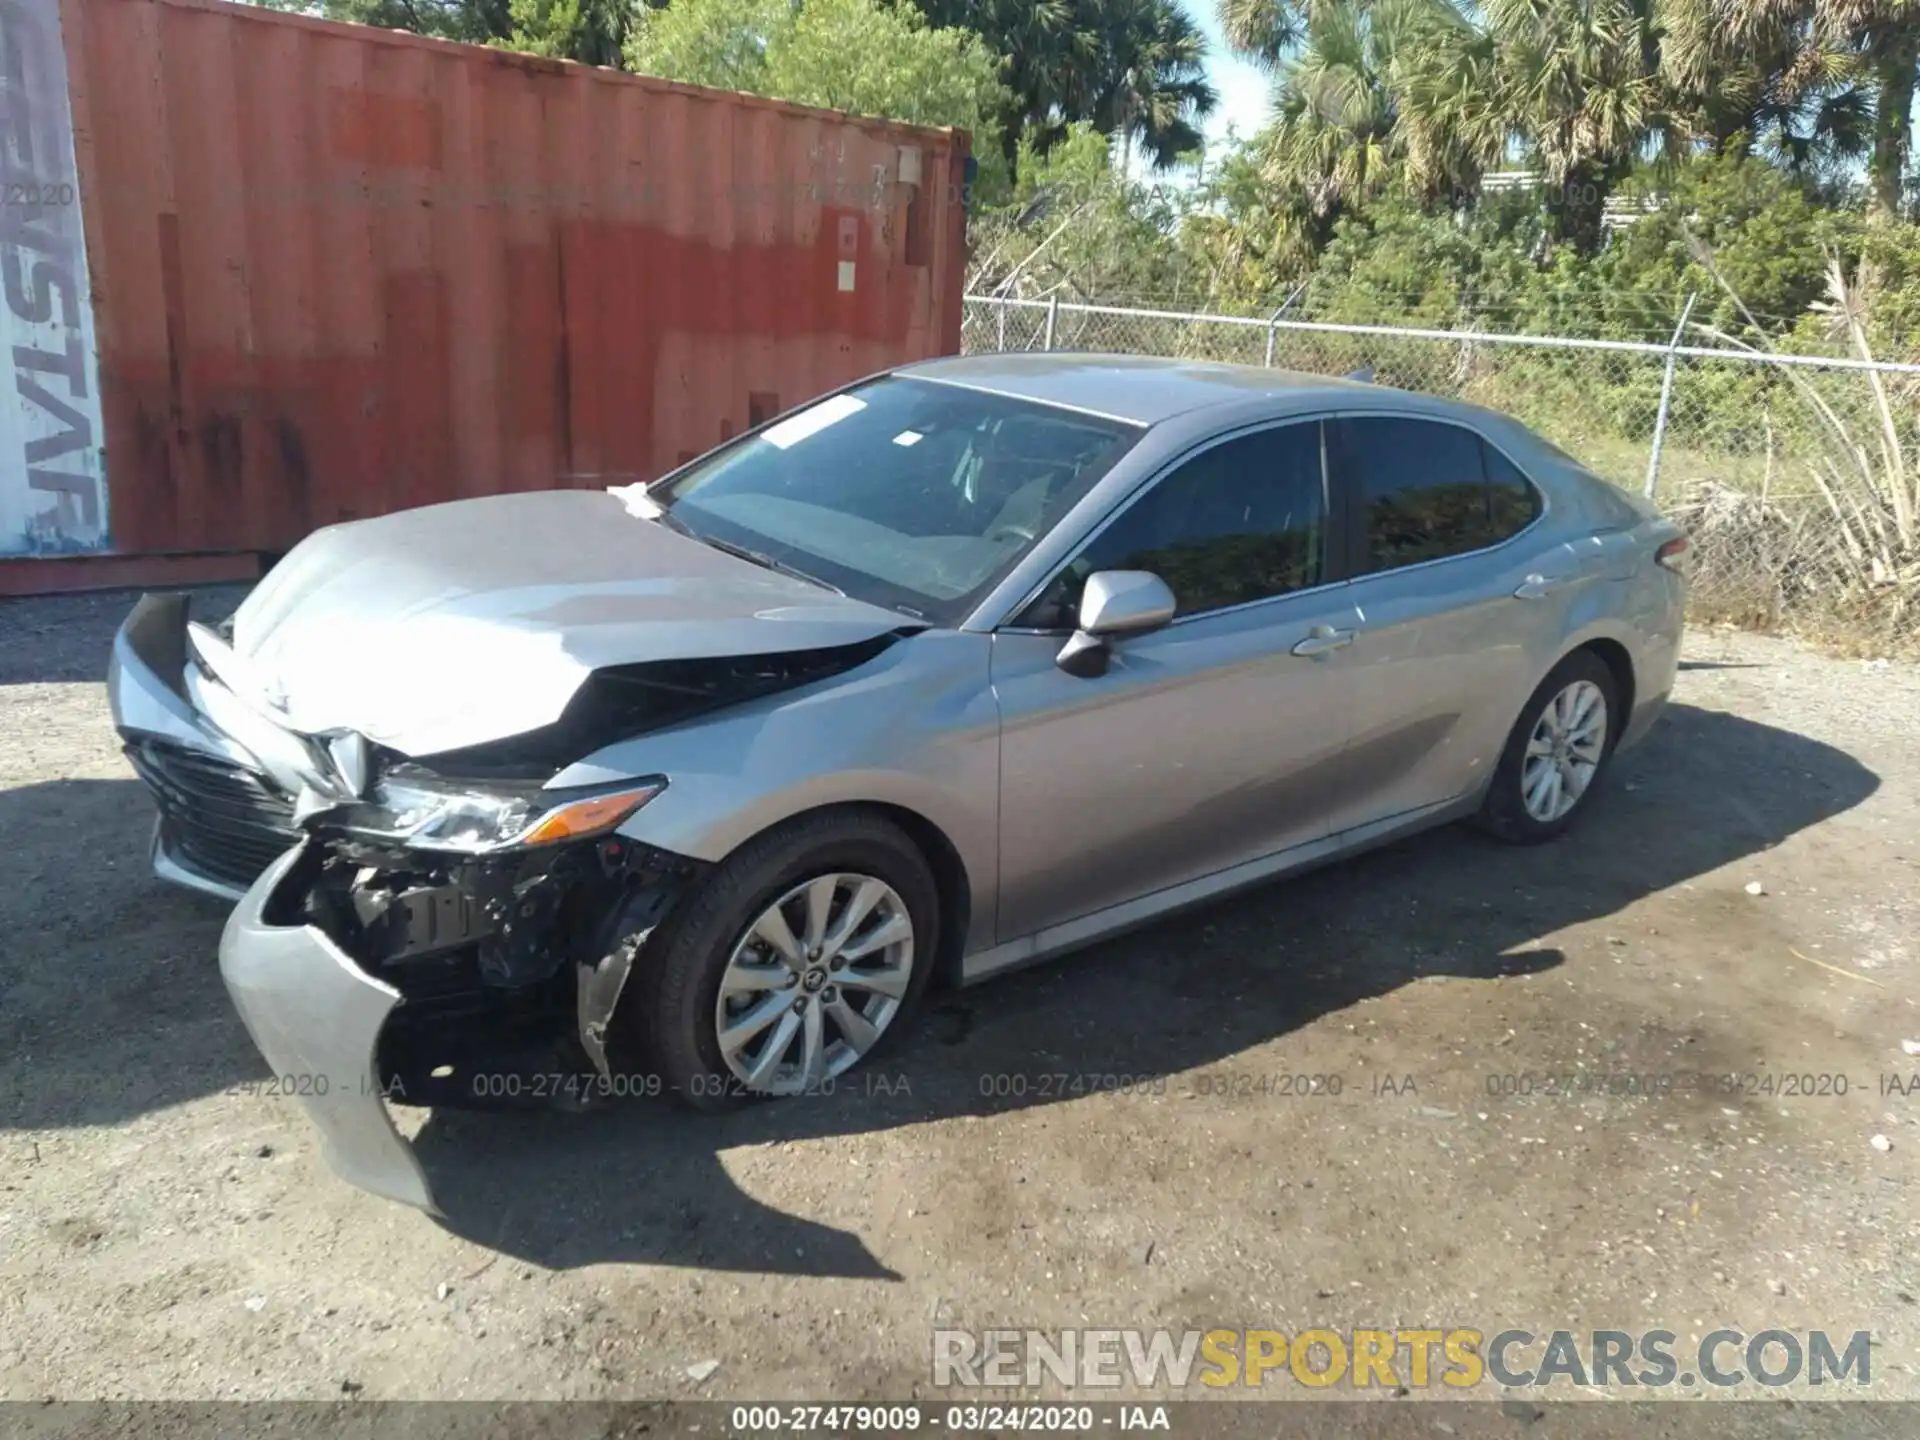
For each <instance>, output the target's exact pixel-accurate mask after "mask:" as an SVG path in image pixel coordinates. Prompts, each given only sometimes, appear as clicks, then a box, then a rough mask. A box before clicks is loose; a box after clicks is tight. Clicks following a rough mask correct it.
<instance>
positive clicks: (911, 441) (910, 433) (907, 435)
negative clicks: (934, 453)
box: [893, 430, 926, 445]
mask: <svg viewBox="0 0 1920 1440" xmlns="http://www.w3.org/2000/svg"><path fill="white" fill-rule="evenodd" d="M925 438H926V437H925V436H924V435H922V434H921V433H920V432H919V431H918V430H902V431H901V432H900V433H899V434H898V435H896V436H894V437H893V443H894V444H896V445H918V444H919V443H920V442H921V441H922V440H924V439H925Z"/></svg>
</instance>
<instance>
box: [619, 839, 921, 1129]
mask: <svg viewBox="0 0 1920 1440" xmlns="http://www.w3.org/2000/svg"><path fill="white" fill-rule="evenodd" d="M939 925H940V912H939V894H938V890H937V887H936V886H935V884H934V879H933V874H932V871H931V870H930V869H929V868H928V866H927V862H926V859H925V858H924V857H923V856H922V855H921V854H920V851H919V850H918V848H917V847H916V846H915V845H914V844H913V842H912V841H911V840H910V839H908V837H907V836H906V834H905V833H904V832H902V831H901V830H900V829H899V827H897V826H895V825H893V824H892V823H890V822H889V821H887V820H885V819H883V818H882V817H880V816H878V815H872V814H863V813H860V812H827V813H824V814H822V815H818V816H806V817H802V818H801V819H800V820H797V821H794V822H792V823H791V824H789V825H784V826H781V827H779V828H778V829H775V830H773V831H770V832H769V833H768V834H766V835H763V836H761V837H759V838H758V839H756V840H752V841H749V842H748V843H747V844H746V845H744V846H742V847H741V848H740V849H739V850H738V851H736V852H735V853H734V854H733V855H730V856H729V857H728V858H727V859H726V860H725V861H723V862H722V863H721V864H720V866H719V867H718V869H716V870H715V871H714V873H713V875H712V876H711V877H710V878H709V880H708V882H707V884H706V885H705V887H704V888H703V889H702V890H701V891H700V893H699V894H698V895H697V896H696V897H695V898H694V900H693V901H692V903H691V904H690V906H689V908H688V910H687V911H686V913H685V914H684V915H683V916H682V917H680V918H679V919H678V920H677V921H676V922H675V923H674V924H673V925H672V927H671V932H670V933H669V934H667V935H665V936H662V937H661V939H662V940H663V941H664V943H663V944H661V945H659V946H657V947H656V946H649V947H648V948H649V950H650V951H652V952H653V953H652V954H650V955H645V956H643V957H642V960H641V965H642V969H643V971H644V976H643V983H642V985H641V986H640V987H639V993H638V994H637V995H635V996H634V997H633V998H634V999H635V1000H637V1001H638V1002H639V1005H638V1007H637V1008H636V1014H635V1015H634V1017H633V1020H634V1022H635V1023H636V1024H637V1025H638V1026H639V1027H640V1028H641V1029H642V1030H643V1032H644V1040H645V1042H646V1043H645V1051H646V1053H647V1054H648V1055H649V1056H650V1059H651V1062H652V1064H653V1065H654V1067H655V1068H656V1070H657V1071H658V1073H659V1074H660V1075H661V1078H662V1080H663V1082H664V1084H665V1086H666V1088H668V1089H670V1090H672V1091H673V1092H674V1093H675V1094H677V1095H678V1096H679V1097H680V1098H681V1099H683V1100H684V1101H686V1102H687V1103H688V1104H691V1105H693V1106H695V1107H696V1108H699V1109H703V1110H714V1109H725V1108H729V1107H730V1106H731V1105H733V1104H736V1103H738V1102H739V1101H741V1100H743V1099H746V1098H749V1097H752V1096H756V1095H799V1094H807V1093H813V1092H818V1091H822V1090H827V1089H830V1088H832V1084H833V1082H834V1081H835V1080H836V1079H837V1078H838V1077H839V1076H841V1075H843V1074H845V1073H846V1072H847V1071H848V1070H850V1069H852V1068H853V1067H854V1066H855V1065H857V1064H859V1063H860V1062H861V1061H862V1060H865V1059H867V1058H868V1057H869V1056H871V1055H872V1054H873V1053H874V1052H875V1051H876V1050H877V1049H879V1048H881V1047H882V1045H883V1044H884V1042H885V1041H886V1040H887V1038H888V1037H889V1036H890V1035H891V1034H893V1033H895V1031H896V1030H897V1028H898V1022H899V1021H900V1019H901V1017H902V1016H903V1015H904V1014H905V1013H906V1011H907V1010H908V1009H909V1008H910V1007H911V1005H912V1003H913V1002H914V1000H916V999H917V998H918V997H919V995H920V993H921V991H922V990H924V989H925V987H926V983H927V979H928V977H929V975H930V974H931V973H932V969H933V956H934V954H935V952H936V950H937V949H938V943H937V937H938V933H939Z"/></svg>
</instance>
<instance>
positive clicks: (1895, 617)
mask: <svg viewBox="0 0 1920 1440" xmlns="http://www.w3.org/2000/svg"><path fill="white" fill-rule="evenodd" d="M963 349H964V350H965V351H966V352H967V353H982V352H991V351H997V350H1048V349H1051V350H1079V351H1098V352H1105V353H1122V352H1124V353H1133V354H1147V355H1168V356H1175V357H1179V358H1183V359H1195V360H1219V361H1229V362H1233V363H1237V364H1244V365H1260V366H1268V367H1272V368H1276V369H1284V370H1295V371H1306V372H1311V373H1314V374H1321V375H1343V374H1350V373H1353V372H1356V371H1358V372H1371V374H1370V378H1371V379H1372V380H1373V381H1374V382H1375V383H1376V384H1381V385H1392V386H1397V387H1399V388H1402V389H1406V390H1418V391H1423V392H1425V393H1428V394H1434V395H1446V396H1451V397H1454V398H1457V399H1461V400H1466V401H1470V402H1472V403H1474V404H1478V405H1484V406H1487V407H1489V408H1491V409H1495V410H1500V411H1504V412H1505V413H1507V414H1509V415H1513V416H1515V417H1517V418H1518V419H1521V420H1523V421H1525V422H1526V423H1527V424H1528V425H1530V426H1532V427H1533V428H1534V429H1536V430H1537V431H1539V432H1540V433H1541V434H1542V435H1544V436H1546V437H1547V438H1548V439H1550V440H1552V441H1553V442H1554V443H1555V444H1557V445H1559V446H1560V447H1561V448H1562V449H1564V450H1566V451H1567V452H1568V453H1569V454H1571V455H1573V456H1575V457H1576V458H1578V459H1579V460H1580V461H1581V462H1582V463H1583V464H1585V465H1587V466H1588V467H1589V468H1591V469H1592V470H1593V471H1594V472H1595V473H1596V474H1599V475H1602V476H1605V477H1606V478H1607V479H1609V480H1611V481H1613V482H1614V483H1615V484H1618V485H1621V486H1623V487H1628V488H1631V489H1633V490H1635V491H1636V492H1640V493H1644V494H1647V495H1651V496H1653V497H1654V498H1655V499H1656V500H1657V502H1658V503H1660V504H1661V505H1662V506H1663V507H1664V508H1666V509H1667V510H1668V511H1669V513H1671V514H1673V515H1675V516H1676V518H1678V519H1680V520H1681V521H1682V523H1684V524H1686V526H1687V527H1688V530H1689V532H1690V533H1691V534H1692V536H1693V541H1694V567H1695V570H1694V573H1695V580H1694V587H1693V597H1694V610H1695V617H1696V618H1697V619H1702V620H1716V619H1724V620H1731V621H1735V622H1737V623H1740V624H1747V625H1758V626H1766V627H1772V626H1780V625H1785V626H1790V627H1793V628H1799V629H1817V630H1819V631H1821V632H1823V633H1824V634H1825V635H1826V637H1827V638H1829V639H1834V640H1843V641H1851V642H1852V643H1853V644H1854V645H1856V646H1857V647H1859V648H1863V649H1873V650H1878V649H1883V648H1888V647H1890V646H1891V647H1897V648H1909V647H1920V365H1916V364H1905V363H1887V362H1867V361H1862V360H1854V359H1845V358H1837V357H1829V356H1805V355H1780V354H1772V353H1759V352H1754V351H1748V350H1736V349H1729V348H1715V347H1706V346H1697V345H1689V344H1682V343H1679V341H1678V338H1677V337H1676V342H1675V343H1674V344H1672V345H1653V344H1646V343H1643V342H1635V341H1624V340H1594V339H1573V338H1559V337H1553V336H1534V335H1513V334H1503V333H1496V332H1489V331H1480V330H1430V329H1418V328H1411V327H1390V326H1377V325H1345V324H1336V323H1330V322H1325V321H1314V320H1305V319H1299V318H1293V317H1290V316H1288V315H1287V314H1285V313H1284V312H1283V313H1281V314H1277V315H1274V316H1269V317H1264V318H1263V317H1253V316H1235V315H1209V314H1189V313H1184V312H1181V311H1175V310H1159V309H1148V308H1142V307H1132V306H1112V305H1083V304H1072V303H1065V302H1061V301H1058V300H1026V299H1001V298H998V297H984V296H970V297H969V298H968V300H967V306H966V313H965V324H964V329H963Z"/></svg>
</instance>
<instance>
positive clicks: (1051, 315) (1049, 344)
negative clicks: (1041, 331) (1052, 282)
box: [1040, 291, 1060, 350]
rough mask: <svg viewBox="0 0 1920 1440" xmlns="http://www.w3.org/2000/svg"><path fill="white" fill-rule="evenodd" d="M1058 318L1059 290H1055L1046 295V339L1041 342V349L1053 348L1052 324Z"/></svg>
mask: <svg viewBox="0 0 1920 1440" xmlns="http://www.w3.org/2000/svg"><path fill="white" fill-rule="evenodd" d="M1059 318H1060V295H1059V292H1058V291H1056V292H1054V293H1053V294H1051V295H1049V296H1048V297H1047V334H1046V339H1045V340H1044V341H1043V342H1042V343H1041V346H1040V348H1041V349H1042V350H1051V349H1052V348H1053V324H1054V321H1056V320H1058V319H1059Z"/></svg>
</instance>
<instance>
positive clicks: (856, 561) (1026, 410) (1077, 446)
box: [647, 376, 1140, 624]
mask: <svg viewBox="0 0 1920 1440" xmlns="http://www.w3.org/2000/svg"><path fill="white" fill-rule="evenodd" d="M1139 434H1140V431H1139V428H1138V427H1136V426H1132V425H1127V424H1124V423H1122V422H1120V421H1115V420H1107V419H1102V418H1099V417H1096V416H1090V415H1084V414H1081V413H1080V412H1078V411H1074V410H1067V409H1063V408H1060V407H1058V406H1052V405H1042V404H1036V403H1033V402H1030V401H1026V400H1018V399H1014V398H1012V397H1010V396H1005V395H995V394H989V393H987V392H985V391H978V390H969V389H964V388H962V387H959V386H954V385H945V384H940V383H938V382H934V381H925V380H914V379H910V378H907V377H904V376H888V377H886V378H883V379H880V380H876V381H872V382H870V383H868V384H866V385H860V386H856V387H855V388H854V389H852V390H848V391H844V392H842V393H840V394H838V395H830V396H828V397H827V398H826V399H824V400H821V401H818V402H817V403H815V404H813V405H810V406H808V407H806V408H805V409H803V410H799V411H796V412H794V413H793V414H792V415H789V416H787V417H785V418H783V419H781V420H779V421H776V422H775V423H774V424H772V425H770V426H768V427H767V428H766V429H764V430H761V431H760V432H758V433H757V434H755V435H752V436H749V437H747V438H746V439H744V440H742V441H739V442H738V443H736V444H734V445H731V446H729V447H727V448H725V449H723V450H719V451H716V452H715V453H714V454H713V455H710V456H708V457H707V458H705V459H703V460H698V461H695V462H694V463H693V464H692V465H691V466H689V467H688V468H686V469H685V470H683V471H681V472H679V473H678V474H677V475H675V476H674V477H673V478H672V479H670V480H667V481H664V482H662V483H661V484H658V485H655V486H654V487H652V489H650V490H649V491H648V492H647V498H648V499H649V500H651V501H653V502H654V503H656V504H658V505H659V506H661V507H662V508H663V509H665V511H666V515H665V516H664V517H663V518H664V519H665V521H666V523H669V524H671V525H674V526H675V527H676V528H679V529H682V530H685V531H687V532H688V533H690V534H692V535H694V536H695V537H696V538H699V539H702V540H707V541H708V542H709V543H712V544H715V545H720V546H722V547H732V548H734V549H736V550H740V551H747V552H751V553H752V556H753V557H754V558H757V559H759V560H761V561H763V562H766V563H769V564H773V565H775V566H777V567H778V568H782V569H787V570H791V571H797V572H800V573H802V574H804V575H806V576H807V577H809V578H812V579H816V580H819V581H821V582H823V583H826V584H828V585H831V586H832V587H834V588H836V589H839V590H843V591H845V592H846V593H847V594H849V595H852V596H854V597H856V598H858V599H862V600H868V601H871V602H873V603H875V604H880V605H886V606H888V607H890V608H894V609H900V610H904V611H907V612H909V613H911V614H913V615H916V616H919V617H921V618H925V619H929V620H932V621H934V622H935V623H938V624H951V623H954V622H956V621H958V620H959V619H962V618H964V616H965V615H966V614H967V612H968V611H969V610H971V609H972V607H973V606H974V605H975V604H977V603H978V601H979V600H980V599H981V598H982V597H983V596H984V595H985V593H986V592H987V590H989V589H990V588H991V587H992V586H993V585H994V584H995V583H997V582H998V581H999V580H1000V579H1001V578H1002V577H1003V576H1004V575H1005V574H1006V573H1007V572H1008V571H1009V570H1010V569H1011V568H1012V567H1013V565H1014V563H1015V562H1016V561H1018V560H1019V558H1020V557H1021V556H1022V555H1024V554H1025V553H1026V552H1027V551H1028V550H1029V549H1031V548H1032V547H1033V544H1034V542H1035V541H1036V540H1038V539H1039V537H1040V536H1042V535H1044V534H1045V533H1046V532H1047V531H1048V530H1049V529H1050V528H1051V527H1052V526H1053V525H1055V524H1056V523H1057V522H1058V521H1059V520H1060V518H1061V517H1062V516H1063V515H1065V514H1066V512H1067V511H1068V510H1069V509H1071V508H1072V506H1073V505H1074V503H1075V502H1076V501H1078V500H1079V499H1080V497H1081V496H1083V495H1085V494H1086V492H1087V491H1088V490H1089V489H1091V488H1092V486H1093V484H1094V482H1095V481H1097V480H1098V479H1099V478H1100V476H1102V475H1103V474H1105V473H1106V471H1107V470H1108V468H1109V467H1110V466H1112V464H1113V462H1114V461H1115V460H1117V459H1118V458H1119V457H1120V456H1121V455H1122V454H1123V453H1124V452H1125V451H1126V449H1127V447H1128V446H1129V445H1131V444H1132V443H1133V442H1134V441H1135V440H1136V439H1137V438H1138V437H1139Z"/></svg>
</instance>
